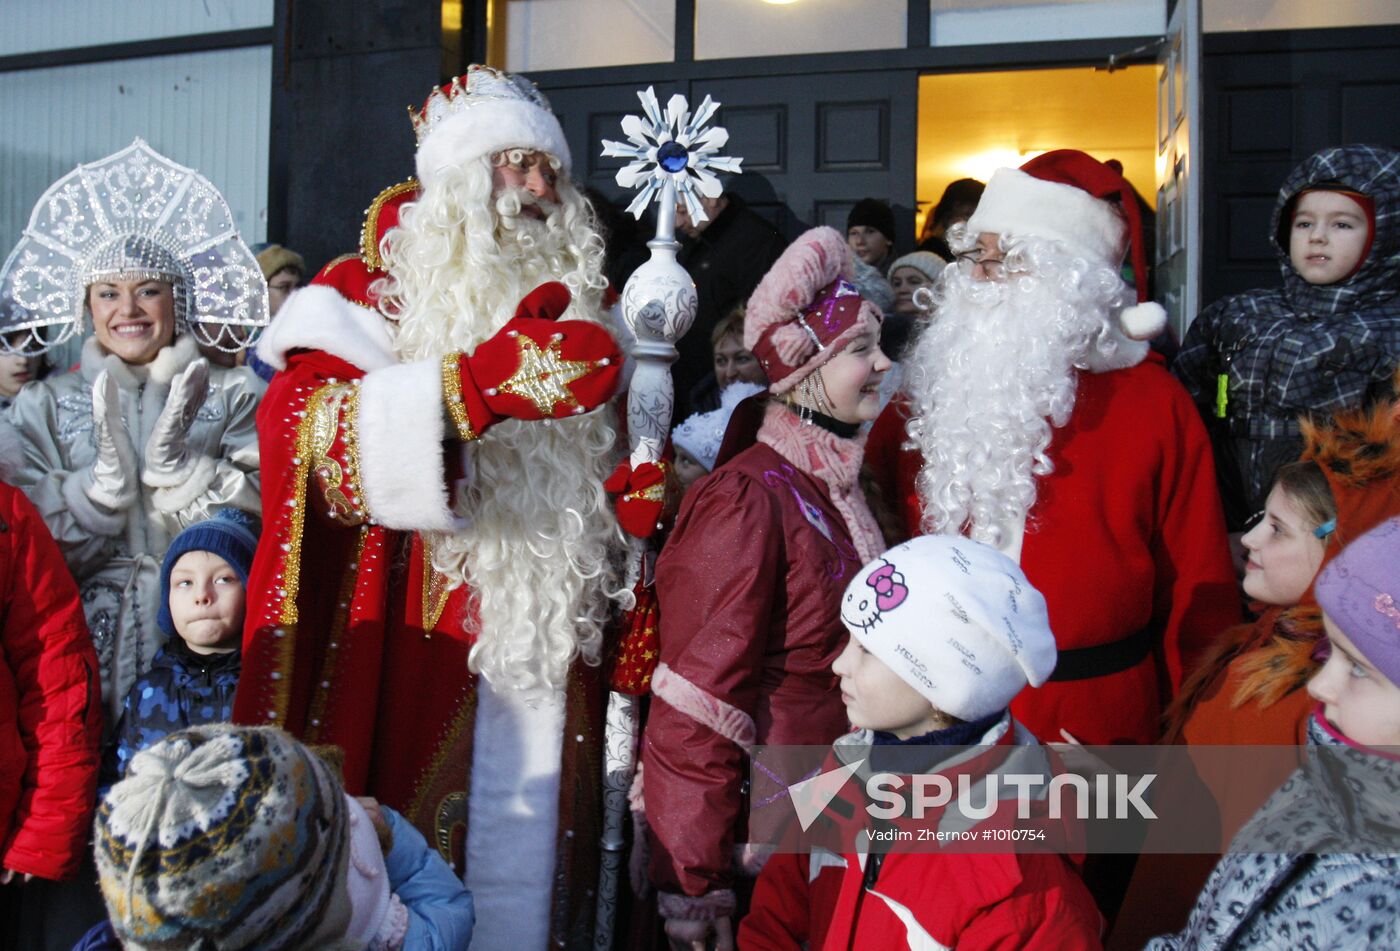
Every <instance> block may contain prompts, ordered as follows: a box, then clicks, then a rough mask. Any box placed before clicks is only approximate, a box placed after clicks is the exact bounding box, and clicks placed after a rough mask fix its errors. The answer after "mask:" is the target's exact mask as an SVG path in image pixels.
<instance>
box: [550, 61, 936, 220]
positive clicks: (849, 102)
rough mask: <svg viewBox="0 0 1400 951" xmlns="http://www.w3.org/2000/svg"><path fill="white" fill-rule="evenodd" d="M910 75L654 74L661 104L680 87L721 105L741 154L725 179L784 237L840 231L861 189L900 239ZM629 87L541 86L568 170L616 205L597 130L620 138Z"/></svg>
mask: <svg viewBox="0 0 1400 951" xmlns="http://www.w3.org/2000/svg"><path fill="white" fill-rule="evenodd" d="M917 82H918V80H917V74H916V73H914V72H912V71H905V72H884V73H850V74H831V73H823V74H821V75H820V77H814V76H810V75H794V76H764V77H748V78H739V79H723V80H703V81H700V80H697V81H695V82H694V83H691V84H689V86H688V88H678V85H677V84H671V85H667V84H666V83H664V82H661V81H658V82H657V83H656V84H655V88H656V95H657V97H658V98H659V99H660V100H661V101H662V103H663V104H664V103H665V101H666V99H667V98H669V97H670V96H671V94H672V93H674V92H677V91H680V92H685V93H687V95H688V97H689V99H690V101H691V103H692V105H698V104H699V103H700V101H701V100H703V99H704V97H705V96H706V95H710V96H713V97H714V98H715V99H717V100H718V101H719V102H720V103H721V108H720V111H719V114H718V116H717V118H716V119H715V122H717V123H718V124H720V125H723V126H724V127H725V128H727V129H728V130H729V145H728V146H727V147H726V149H725V151H726V153H728V154H731V155H741V156H743V158H744V174H742V175H739V176H737V177H735V178H733V179H732V181H731V182H730V183H729V184H728V187H730V188H731V189H733V190H734V191H736V192H737V193H738V194H739V195H741V196H742V197H743V198H744V200H745V201H746V202H748V204H749V205H750V206H751V207H752V208H753V209H754V210H755V211H756V212H758V213H759V214H761V215H763V216H764V217H765V218H767V219H769V220H770V221H772V222H773V223H774V225H775V226H777V228H778V230H779V231H781V232H782V233H783V234H784V235H786V236H787V237H789V238H792V237H794V236H796V235H797V234H799V233H800V232H801V231H802V230H804V229H805V228H806V227H809V226H811V225H813V224H830V225H832V226H833V227H835V228H837V229H838V230H842V231H844V229H845V224H846V214H847V213H848V212H849V211H850V209H851V206H852V205H854V204H855V203H856V202H857V201H859V200H860V199H861V198H864V197H866V196H867V195H870V196H874V197H878V198H883V199H885V200H887V201H889V202H890V203H891V205H892V206H893V207H894V208H895V220H896V223H897V226H898V228H899V235H898V237H899V242H898V243H899V244H900V246H901V247H907V246H912V244H913V240H914V216H913V209H914V161H915V154H914V152H915V149H914V148H913V143H914V141H915V124H916V122H917V114H916V107H917V100H918V87H917ZM638 88H639V86H638V85H634V84H629V85H590V86H587V87H568V88H558V89H550V88H547V87H546V88H545V93H546V94H547V95H548V96H549V99H550V103H551V104H552V105H553V107H554V110H555V112H556V113H557V114H558V115H559V117H560V121H561V122H562V123H563V126H564V134H565V136H567V138H568V140H569V146H570V148H571V149H572V150H573V152H574V174H575V176H576V177H577V178H579V179H581V180H583V181H584V182H585V183H587V184H589V185H592V186H593V187H595V188H597V189H599V190H600V191H601V192H603V194H605V195H607V196H608V197H609V198H612V199H613V200H614V201H620V202H622V203H623V204H624V205H625V204H626V201H628V200H630V197H628V196H624V194H623V190H622V189H621V188H619V187H618V186H617V184H616V183H615V182H614V181H613V175H614V173H615V172H616V170H617V168H618V167H619V166H620V165H621V164H622V160H620V159H605V158H600V157H599V156H598V153H599V152H600V151H601V145H600V142H601V140H602V139H603V138H605V137H606V138H620V137H621V135H622V132H621V127H620V125H619V123H620V122H621V119H622V116H623V115H625V114H627V113H631V112H635V113H639V112H640V109H641V107H640V104H639V103H638V101H637V97H636V91H637V89H638Z"/></svg>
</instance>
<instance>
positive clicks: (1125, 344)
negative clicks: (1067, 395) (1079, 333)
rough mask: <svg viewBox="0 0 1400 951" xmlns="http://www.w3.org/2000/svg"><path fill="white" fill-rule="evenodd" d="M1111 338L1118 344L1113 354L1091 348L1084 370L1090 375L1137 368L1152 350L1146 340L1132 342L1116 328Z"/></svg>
mask: <svg viewBox="0 0 1400 951" xmlns="http://www.w3.org/2000/svg"><path fill="white" fill-rule="evenodd" d="M1110 336H1111V337H1113V339H1114V341H1115V342H1116V343H1117V344H1118V346H1117V348H1116V349H1115V350H1114V351H1113V353H1112V354H1103V353H1100V352H1099V351H1098V350H1097V349H1094V348H1090V350H1089V353H1088V355H1086V356H1085V357H1084V360H1083V364H1084V369H1086V370H1088V371H1089V372H1090V373H1109V372H1112V371H1113V370H1126V369H1127V368H1128V367H1135V366H1137V365H1138V364H1139V363H1141V362H1142V361H1144V360H1146V359H1147V354H1148V352H1149V351H1150V350H1151V349H1152V348H1151V347H1150V346H1148V344H1147V341H1146V340H1130V339H1129V338H1128V337H1127V336H1126V335H1124V334H1123V333H1122V331H1120V330H1118V328H1116V327H1115V328H1113V330H1112V331H1111V332H1110Z"/></svg>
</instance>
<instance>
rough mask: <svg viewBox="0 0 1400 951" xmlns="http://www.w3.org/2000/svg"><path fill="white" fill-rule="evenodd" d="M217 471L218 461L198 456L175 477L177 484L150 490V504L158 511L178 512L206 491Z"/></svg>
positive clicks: (212, 482)
mask: <svg viewBox="0 0 1400 951" xmlns="http://www.w3.org/2000/svg"><path fill="white" fill-rule="evenodd" d="M217 472H218V463H217V462H216V461H215V460H214V459H211V458H210V457H209V456H200V457H199V458H197V459H196V460H195V461H194V464H193V465H191V466H190V467H189V468H188V469H187V470H185V472H184V473H183V474H181V475H179V476H177V477H176V478H177V479H178V484H176V485H167V486H164V487H161V488H158V489H156V490H155V491H154V492H152V493H151V504H152V505H154V506H155V507H156V511H158V512H166V513H170V512H178V511H180V510H181V509H183V508H185V507H186V506H188V505H189V504H190V503H191V502H193V501H194V500H195V499H197V498H199V497H200V496H201V495H203V494H204V493H205V492H206V491H208V489H209V486H211V485H213V484H214V476H215V475H216V474H217ZM143 478H144V476H143ZM146 484H147V485H150V484H151V483H149V482H147V483H146Z"/></svg>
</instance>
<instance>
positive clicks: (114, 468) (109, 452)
mask: <svg viewBox="0 0 1400 951" xmlns="http://www.w3.org/2000/svg"><path fill="white" fill-rule="evenodd" d="M92 438H93V441H94V442H95V443H97V458H96V459H95V460H93V463H92V469H91V471H90V472H89V479H88V483H87V485H86V486H85V487H84V491H85V492H86V493H87V497H88V498H89V499H91V500H92V501H93V502H94V503H96V504H98V505H101V506H102V507H104V508H106V509H109V510H111V511H113V512H120V511H123V510H124V509H127V508H130V507H131V504H132V503H133V502H135V501H136V452H135V450H133V449H132V448H131V435H130V434H129V433H128V432H127V431H126V423H125V422H124V421H123V420H122V404H121V398H120V396H119V395H118V393H117V384H116V381H115V380H113V379H112V376H111V374H110V373H108V372H107V371H106V370H103V371H102V372H101V373H99V374H98V375H97V380H96V381H95V382H94V383H93V384H92Z"/></svg>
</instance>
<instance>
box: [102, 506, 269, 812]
mask: <svg viewBox="0 0 1400 951" xmlns="http://www.w3.org/2000/svg"><path fill="white" fill-rule="evenodd" d="M257 547H258V520H257V519H256V518H254V517H253V516H251V515H249V514H248V513H246V512H242V511H239V510H238V509H224V510H223V511H221V512H219V513H218V514H217V515H215V516H214V517H213V518H210V519H206V520H204V521H202V522H196V523H195V524H194V525H191V526H190V527H189V528H187V529H185V530H184V531H183V532H181V533H180V534H179V535H177V536H175V540H174V541H173V542H171V543H170V547H169V548H168V549H167V550H166V552H165V562H164V563H163V564H162V565H161V569H160V587H161V606H160V613H159V614H158V615H157V616H156V623H157V624H159V625H160V629H161V630H162V631H163V632H164V633H165V636H166V637H167V638H168V639H167V640H166V642H165V644H164V646H162V647H161V648H160V650H159V651H158V652H157V653H156V656H155V659H154V660H152V662H151V669H150V670H148V671H147V672H146V673H144V674H142V675H141V676H140V677H138V678H137V680H136V683H135V684H134V685H133V686H132V688H131V690H130V692H129V693H127V695H126V702H125V703H124V704H123V706H122V715H121V719H120V720H119V721H118V722H117V729H116V733H115V735H114V736H113V738H112V740H111V743H110V744H109V746H108V750H107V754H106V756H105V757H104V762H103V776H102V784H103V786H104V788H105V787H106V786H110V785H111V784H112V783H114V782H116V781H117V780H118V779H120V778H121V777H122V775H123V774H124V773H125V772H126V768H127V765H128V764H129V763H130V762H131V758H132V756H134V755H136V753H137V752H139V751H140V750H143V749H145V748H146V747H148V746H150V745H151V744H152V743H155V742H156V741H157V740H159V739H161V738H162V737H164V736H166V735H167V734H169V733H174V732H176V731H177V730H183V729H185V728H186V727H191V726H200V725H203V724H206V723H221V722H224V721H226V720H228V719H229V718H230V716H231V714H232V710H233V692H234V689H235V688H236V687H237V686H238V670H239V664H240V660H241V650H240V648H241V646H242V639H243V617H244V613H245V608H246V605H245V603H244V599H245V594H244V590H245V586H246V585H247V582H248V568H249V566H250V565H252V563H253V554H254V553H255V552H256V551H257Z"/></svg>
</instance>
